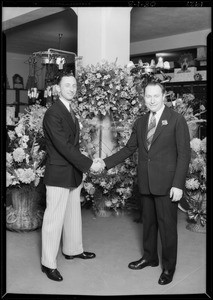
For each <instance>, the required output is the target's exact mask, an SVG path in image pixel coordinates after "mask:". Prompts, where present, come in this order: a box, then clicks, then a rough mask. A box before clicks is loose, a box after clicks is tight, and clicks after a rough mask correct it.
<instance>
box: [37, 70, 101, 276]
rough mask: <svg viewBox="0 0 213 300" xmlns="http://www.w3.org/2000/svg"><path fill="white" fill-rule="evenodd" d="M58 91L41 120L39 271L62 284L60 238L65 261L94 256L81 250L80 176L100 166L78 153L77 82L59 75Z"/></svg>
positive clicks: (67, 75) (70, 77) (95, 170)
mask: <svg viewBox="0 0 213 300" xmlns="http://www.w3.org/2000/svg"><path fill="white" fill-rule="evenodd" d="M57 89H58V93H59V99H58V100H57V101H56V102H55V103H54V104H53V105H52V106H51V107H50V108H49V109H48V110H47V111H46V113H45V116H44V120H43V130H44V136H45V143H46V151H47V161H46V168H45V175H44V183H45V185H46V210H45V213H44V219H43V224H42V258H41V268H42V272H44V273H45V274H46V275H47V277H48V278H49V279H51V280H55V281H62V280H63V278H62V276H61V274H60V272H59V271H58V270H57V260H56V259H57V254H58V250H59V246H60V240H61V236H62V254H63V256H64V257H65V258H66V259H74V258H81V259H91V258H94V257H95V254H94V253H91V252H85V251H84V250H83V243H82V220H81V205H80V192H81V188H82V175H83V173H85V172H87V171H89V170H90V171H92V172H93V173H95V172H97V171H98V170H99V169H101V166H100V163H99V162H97V161H96V162H93V161H92V160H91V159H90V158H88V157H86V156H85V155H83V154H82V153H81V152H80V150H79V123H78V120H77V118H76V117H75V115H74V112H73V110H72V100H73V97H74V96H75V94H76V90H77V84H76V79H75V78H74V77H73V75H72V74H68V73H63V72H62V73H61V74H60V76H59V77H58V85H57Z"/></svg>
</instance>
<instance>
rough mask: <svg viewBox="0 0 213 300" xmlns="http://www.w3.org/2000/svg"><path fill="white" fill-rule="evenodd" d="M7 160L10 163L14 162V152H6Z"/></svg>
mask: <svg viewBox="0 0 213 300" xmlns="http://www.w3.org/2000/svg"><path fill="white" fill-rule="evenodd" d="M6 160H7V163H8V165H11V164H12V162H13V157H12V154H11V153H8V152H7V153H6Z"/></svg>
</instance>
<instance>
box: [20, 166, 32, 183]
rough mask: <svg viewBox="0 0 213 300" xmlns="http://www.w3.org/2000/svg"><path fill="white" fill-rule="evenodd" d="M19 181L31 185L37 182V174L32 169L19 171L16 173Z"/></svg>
mask: <svg viewBox="0 0 213 300" xmlns="http://www.w3.org/2000/svg"><path fill="white" fill-rule="evenodd" d="M15 173H16V175H17V177H18V178H19V180H20V181H21V182H23V183H26V184H29V183H31V182H32V181H34V180H35V173H34V171H33V170H32V169H21V168H20V169H17V170H16V171H15Z"/></svg>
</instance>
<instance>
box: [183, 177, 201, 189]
mask: <svg viewBox="0 0 213 300" xmlns="http://www.w3.org/2000/svg"><path fill="white" fill-rule="evenodd" d="M199 186H200V183H199V181H198V180H197V179H195V178H190V179H188V180H187V181H186V188H187V189H189V190H197V189H198V188H199Z"/></svg>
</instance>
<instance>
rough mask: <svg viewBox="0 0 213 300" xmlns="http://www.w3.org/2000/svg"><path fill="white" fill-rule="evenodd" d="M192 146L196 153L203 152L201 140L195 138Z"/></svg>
mask: <svg viewBox="0 0 213 300" xmlns="http://www.w3.org/2000/svg"><path fill="white" fill-rule="evenodd" d="M190 146H191V148H192V149H193V150H194V151H195V152H199V151H200V150H201V140H200V139H198V138H194V139H192V140H191V141H190Z"/></svg>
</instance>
